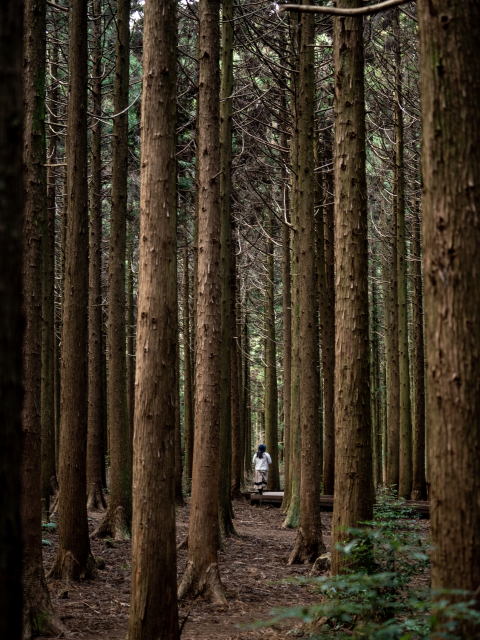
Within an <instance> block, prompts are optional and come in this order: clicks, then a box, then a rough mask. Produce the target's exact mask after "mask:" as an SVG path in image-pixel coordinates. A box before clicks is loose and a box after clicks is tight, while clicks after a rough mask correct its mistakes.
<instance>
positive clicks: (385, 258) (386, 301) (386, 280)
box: [381, 207, 391, 486]
mask: <svg viewBox="0 0 480 640" xmlns="http://www.w3.org/2000/svg"><path fill="white" fill-rule="evenodd" d="M381 229H382V237H383V239H382V303H383V330H384V334H385V380H384V382H385V389H386V392H385V414H384V431H383V435H384V442H383V453H384V455H383V460H384V467H383V482H384V484H385V485H387V486H388V481H387V478H388V433H389V428H388V425H389V418H390V405H389V389H390V357H391V356H390V350H391V343H390V271H391V261H390V250H391V243H390V241H389V233H388V220H387V213H386V211H385V209H384V208H383V207H382V210H381Z"/></svg>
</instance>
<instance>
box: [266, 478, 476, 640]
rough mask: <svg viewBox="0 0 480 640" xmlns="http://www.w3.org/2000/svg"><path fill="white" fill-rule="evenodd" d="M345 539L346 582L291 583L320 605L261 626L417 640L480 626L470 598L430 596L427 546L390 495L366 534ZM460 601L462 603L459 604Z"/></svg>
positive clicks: (355, 532)
mask: <svg viewBox="0 0 480 640" xmlns="http://www.w3.org/2000/svg"><path fill="white" fill-rule="evenodd" d="M346 536H347V542H346V543H345V544H343V545H341V546H339V547H338V548H339V550H340V552H341V553H343V554H344V556H345V558H346V560H347V566H350V567H351V568H350V569H348V568H347V570H346V573H345V574H343V575H341V576H333V577H315V578H314V577H310V578H292V580H291V581H292V582H296V583H299V582H300V583H303V584H308V585H310V586H311V587H313V588H315V589H316V590H318V594H319V598H318V599H319V602H318V604H316V605H313V606H308V607H296V608H291V609H286V610H282V611H274V612H273V615H274V617H273V618H272V619H270V620H269V621H266V622H258V623H256V625H255V626H258V627H264V626H273V625H275V624H277V623H278V622H280V621H281V620H285V619H287V618H296V619H299V620H300V621H301V623H302V625H301V627H298V628H297V629H294V630H292V631H290V632H288V633H287V637H300V636H301V637H304V638H319V639H321V638H324V639H326V638H336V639H347V638H349V639H351V638H356V639H369V640H414V639H420V638H422V639H423V638H431V637H433V636H432V632H434V637H435V639H436V640H437V639H440V638H442V639H443V638H445V639H449V640H454V639H456V638H460V637H463V638H464V637H465V635H458V634H459V633H460V634H461V631H460V626H461V624H462V623H463V622H464V621H468V623H469V624H470V625H472V626H473V627H474V626H476V625H480V613H479V612H478V611H476V610H475V608H474V607H475V602H474V601H473V600H471V599H470V600H469V599H468V594H466V593H465V592H459V591H443V592H438V593H432V591H431V590H430V587H429V580H428V575H426V574H425V572H426V571H427V570H428V569H429V566H430V559H429V550H430V547H429V541H428V538H427V536H426V535H425V533H424V531H422V527H421V526H420V522H419V520H418V518H417V517H416V516H415V514H414V513H412V512H411V511H410V509H408V508H407V507H406V505H405V501H404V500H402V499H398V498H397V497H396V496H395V492H394V490H393V489H392V488H388V489H381V490H380V491H379V494H378V495H377V503H376V506H375V510H374V519H373V520H372V521H371V522H366V523H365V528H362V529H348V530H347V531H346ZM456 598H457V599H459V598H464V601H463V602H454V600H455V599H456ZM432 599H433V601H434V602H433V603H432ZM479 630H480V627H479ZM471 637H472V638H473V637H477V635H476V634H473V635H472V636H471ZM479 637H480V635H479Z"/></svg>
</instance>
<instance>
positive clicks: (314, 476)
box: [288, 0, 325, 564]
mask: <svg viewBox="0 0 480 640" xmlns="http://www.w3.org/2000/svg"><path fill="white" fill-rule="evenodd" d="M304 4H309V0H306V1H305V2H304ZM314 36H315V20H314V16H313V15H311V14H309V13H302V15H301V21H300V77H299V84H300V94H299V99H298V104H297V114H298V118H297V122H298V191H299V196H298V224H297V235H298V243H299V246H298V250H299V251H298V255H299V261H298V273H299V275H298V280H299V299H298V304H299V307H300V322H299V336H300V346H299V364H300V376H299V377H300V407H299V408H300V425H301V440H302V445H301V488H300V518H299V529H298V533H297V538H296V541H295V546H294V548H293V550H292V553H291V554H290V558H289V560H288V562H289V564H293V563H304V562H312V561H314V560H315V559H316V558H317V557H318V556H319V555H320V554H322V553H324V552H325V544H324V542H323V536H322V521H321V517H320V509H319V508H318V505H319V504H320V474H319V470H318V458H319V438H318V403H317V390H318V389H317V387H318V385H317V376H318V373H317V363H318V340H317V335H318V333H317V332H318V312H317V310H318V306H317V300H316V298H317V296H316V286H315V285H316V282H315V217H314V207H315V174H314V170H315V161H314V140H315V136H314V96H315V66H314V48H313V47H312V44H313V42H314Z"/></svg>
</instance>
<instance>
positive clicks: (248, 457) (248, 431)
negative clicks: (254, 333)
mask: <svg viewBox="0 0 480 640" xmlns="http://www.w3.org/2000/svg"><path fill="white" fill-rule="evenodd" d="M243 344H244V349H245V359H244V363H243V366H244V367H245V373H244V377H245V384H244V387H243V392H244V399H243V402H244V405H245V474H246V475H248V474H249V473H250V472H251V470H252V397H251V384H252V381H251V378H250V336H249V331H248V293H247V295H246V297H245V319H244V328H243Z"/></svg>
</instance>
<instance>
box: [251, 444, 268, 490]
mask: <svg viewBox="0 0 480 640" xmlns="http://www.w3.org/2000/svg"><path fill="white" fill-rule="evenodd" d="M253 463H254V465H255V487H256V488H257V489H258V493H259V494H260V495H262V493H263V490H264V488H265V487H266V486H267V480H268V465H270V464H272V458H271V457H270V454H269V453H267V447H266V446H265V445H264V444H259V445H258V451H257V453H256V454H255V455H254V456H253Z"/></svg>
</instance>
